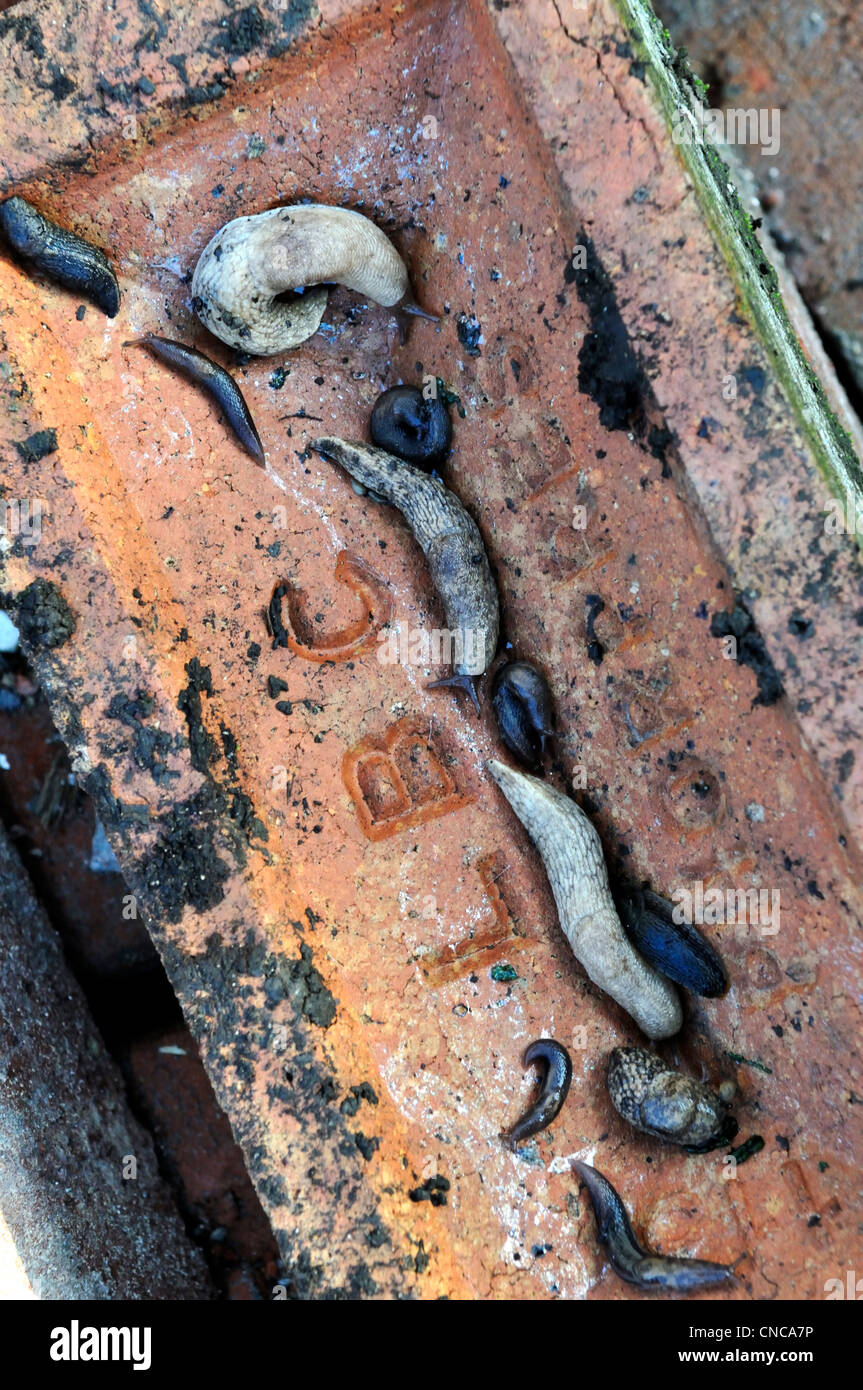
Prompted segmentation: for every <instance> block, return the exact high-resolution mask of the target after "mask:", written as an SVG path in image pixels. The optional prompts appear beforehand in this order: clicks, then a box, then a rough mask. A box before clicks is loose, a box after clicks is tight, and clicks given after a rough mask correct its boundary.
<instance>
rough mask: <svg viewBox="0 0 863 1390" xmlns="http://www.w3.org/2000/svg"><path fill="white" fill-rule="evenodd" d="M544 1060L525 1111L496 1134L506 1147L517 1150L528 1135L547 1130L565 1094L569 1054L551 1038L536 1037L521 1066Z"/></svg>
mask: <svg viewBox="0 0 863 1390" xmlns="http://www.w3.org/2000/svg"><path fill="white" fill-rule="evenodd" d="M532 1062H545V1064H546V1071H545V1076H544V1077H543V1081H542V1087H541V1089H540V1093H539V1095H538V1096H537V1098H536V1100H535V1101H534V1103H533V1105H532V1106H531V1107H530V1109H529V1110H528V1111H526V1112H525V1114H524V1115H522V1117H521V1119H520V1120H518V1121H517V1123H516V1124H514V1125H513V1127H512V1129H508V1130H506V1132H505V1133H504V1134H502V1135H501V1136H500V1137H501V1139H502V1140H503V1141H504V1143H505V1144H506V1145H507V1147H508V1148H510V1149H517V1148H518V1146H519V1144H523V1143H524V1141H525V1140H526V1139H529V1138H530V1137H531V1135H533V1134H538V1133H539V1131H540V1130H541V1129H547V1128H548V1126H549V1125H550V1124H551V1122H552V1120H553V1119H554V1118H555V1116H556V1115H557V1114H558V1113H559V1111H560V1109H561V1106H562V1105H563V1102H564V1101H565V1100H566V1097H567V1095H568V1094H569V1086H570V1082H571V1081H572V1062H571V1060H570V1056H569V1053H568V1052H567V1050H566V1048H565V1047H563V1046H562V1044H561V1043H559V1042H555V1041H554V1039H553V1038H540V1039H539V1041H538V1042H534V1043H531V1044H530V1047H529V1048H528V1049H527V1051H526V1052H525V1054H524V1065H525V1066H526V1067H529V1066H530V1064H531V1063H532Z"/></svg>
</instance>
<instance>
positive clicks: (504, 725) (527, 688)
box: [492, 661, 554, 770]
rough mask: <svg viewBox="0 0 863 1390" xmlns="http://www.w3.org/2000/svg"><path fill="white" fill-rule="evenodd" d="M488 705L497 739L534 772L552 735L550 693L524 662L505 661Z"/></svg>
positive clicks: (534, 670)
mask: <svg viewBox="0 0 863 1390" xmlns="http://www.w3.org/2000/svg"><path fill="white" fill-rule="evenodd" d="M492 704H493V705H494V711H495V714H496V715H497V722H498V727H499V729H500V736H501V738H502V739H503V741H504V743H505V744H506V746H507V748H509V750H510V751H511V752H512V753H515V755H516V757H517V758H520V759H521V760H522V762H524V763H526V764H527V766H528V767H530V768H532V769H533V770H537V769H538V768H539V766H540V759H541V757H542V754H543V753H544V752H545V741H546V739H547V738H551V737H553V735H554V712H553V708H552V700H551V691H550V690H549V688H548V684H547V682H546V680H545V677H544V676H543V675H542V673H541V672H540V671H538V670H537V669H536V667H535V666H531V665H530V663H529V662H527V661H509V662H507V663H506V664H505V665H504V666H501V667H500V669H499V670H498V671H497V673H496V674H495V678H494V683H493V685H492Z"/></svg>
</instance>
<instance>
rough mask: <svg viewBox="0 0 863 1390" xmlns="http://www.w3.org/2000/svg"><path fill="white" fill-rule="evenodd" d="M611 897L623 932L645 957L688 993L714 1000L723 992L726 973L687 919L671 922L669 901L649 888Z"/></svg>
mask: <svg viewBox="0 0 863 1390" xmlns="http://www.w3.org/2000/svg"><path fill="white" fill-rule="evenodd" d="M615 900H616V902H617V907H618V911H619V912H620V920H621V921H622V922H623V926H624V929H625V931H626V934H627V936H628V937H629V939H630V940H631V942H632V944H633V946H635V948H636V950H637V951H638V952H639V954H640V955H642V956H644V959H645V960H647V961H650V964H651V965H654V966H655V967H656V969H657V970H661V971H662V973H663V975H667V976H668V978H669V980H674V982H675V984H678V985H682V986H683V988H684V989H688V990H690V991H691V993H692V994H701V995H703V996H704V997H705V998H706V999H716V998H718V997H719V995H721V994H724V993H725V991H726V990H727V988H728V976H727V975H726V973H725V966H724V965H723V964H722V961H721V959H720V957H719V956H718V955H717V953H716V951H714V949H713V947H712V946H711V945H710V942H709V941H707V940H706V938H705V937H703V936H702V935H701V932H700V931H699V930H698V928H697V927H694V926H693V925H692V923H691V922H675V920H674V918H673V916H672V914H673V912H674V910H675V908H674V904H673V903H670V902H669V901H668V899H667V898H661V897H660V896H659V894H658V893H652V892H651V891H650V889H649V888H644V889H641V888H625V889H621V890H620V891H619V892H618V893H616V894H615Z"/></svg>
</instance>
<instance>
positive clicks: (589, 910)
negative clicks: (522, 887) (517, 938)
mask: <svg viewBox="0 0 863 1390" xmlns="http://www.w3.org/2000/svg"><path fill="white" fill-rule="evenodd" d="M487 766H488V770H489V772H490V773H491V775H492V777H493V778H494V780H495V781H496V782H497V784H498V786H499V787H500V789H501V791H502V792H503V794H504V796H505V797H506V799H507V801H508V802H509V804H510V806H511V807H512V809H513V810H514V811H515V814H516V815H517V816H518V818H519V820H520V821H521V823H522V825H523V826H524V828H525V830H526V831H527V833H528V835H529V836H530V838H531V839H532V840H533V843H534V844H535V845H536V847H537V849H538V850H539V853H540V857H541V858H542V862H543V863H544V865H545V868H546V872H547V874H548V881H549V883H550V884H551V891H552V893H553V894H554V901H555V902H556V904H557V911H558V916H559V917H560V925H561V926H562V928H563V930H564V933H565V935H566V938H567V940H568V941H569V944H570V946H571V947H572V949H573V951H574V952H575V955H576V957H577V958H578V960H580V961H581V964H582V965H583V966H584V968H585V970H586V971H587V973H588V975H589V976H590V978H591V979H592V980H593V983H594V984H595V985H598V986H599V988H600V989H602V990H605V992H606V994H610V995H611V997H612V999H614V1000H615V1001H616V1003H618V1004H619V1005H620V1007H621V1008H622V1009H626V1012H627V1013H628V1014H631V1015H632V1017H633V1018H634V1019H635V1021H636V1023H637V1024H638V1026H639V1028H641V1029H642V1031H643V1032H645V1033H646V1034H647V1036H648V1037H649V1038H670V1037H671V1036H672V1035H673V1034H674V1033H676V1032H678V1031H679V1029H680V1025H681V1023H682V1022H683V1014H682V1011H681V1008H680V1000H679V999H678V997H677V992H676V990H675V988H674V986H673V985H672V984H671V983H670V982H669V981H668V980H665V979H663V978H662V976H661V975H659V974H657V972H656V971H655V970H653V969H652V967H651V966H649V965H648V964H647V963H646V961H643V960H642V959H641V956H639V955H638V954H637V952H636V951H635V950H633V948H632V946H631V945H630V944H629V941H628V940H627V938H626V935H625V933H624V930H623V927H622V926H621V925H620V918H619V917H618V915H617V912H616V911H615V908H614V902H613V900H612V897H611V890H610V888H609V886H608V872H607V870H606V867H605V858H604V856H603V853H602V845H601V844H600V840H599V836H598V835H597V833H596V831H595V830H594V828H593V826H592V825H591V823H590V821H589V820H588V818H587V816H586V815H585V814H584V812H583V811H582V809H581V807H580V806H577V805H576V803H575V802H574V801H570V799H569V797H567V796H564V795H563V793H562V792H559V791H556V790H555V789H554V788H553V787H550V786H547V785H546V783H545V782H541V781H540V780H539V778H538V777H530V776H529V775H528V774H527V773H526V772H515V771H514V770H513V769H512V768H511V767H506V766H505V764H504V763H500V762H497V761H492V762H489V763H488V764H487Z"/></svg>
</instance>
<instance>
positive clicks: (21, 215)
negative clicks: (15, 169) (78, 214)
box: [0, 197, 120, 319]
mask: <svg viewBox="0 0 863 1390" xmlns="http://www.w3.org/2000/svg"><path fill="white" fill-rule="evenodd" d="M0 227H2V229H3V232H4V233H5V236H6V239H7V241H8V242H9V245H10V246H11V247H12V249H13V251H17V253H18V255H19V256H23V258H24V260H26V261H29V262H30V264H31V265H33V266H35V267H36V269H37V270H41V271H43V272H44V274H45V275H47V276H48V277H49V279H51V280H56V281H57V283H58V284H60V285H65V286H66V288H67V289H70V290H76V291H77V292H78V293H80V294H86V295H87V297H88V298H89V299H92V301H93V303H94V304H98V306H99V308H100V309H101V310H102V311H103V313H105V314H107V315H108V318H109V319H112V318H114V316H115V315H116V314H117V312H118V311H119V308H120V286H119V285H118V284H117V277H116V275H115V274H114V270H113V267H112V265H111V263H110V261H109V260H108V257H107V256H106V255H105V253H104V251H101V250H100V249H99V247H98V246H91V245H90V243H89V241H85V240H84V238H83V237H79V236H76V235H75V233H74V232H67V231H65V230H64V228H63V227H58V226H57V224H56V222H52V221H51V220H50V219H49V218H47V217H44V216H43V215H42V213H41V212H39V211H38V210H37V209H36V208H34V207H33V204H32V203H28V202H27V199H26V198H18V197H16V198H7V199H6V201H5V203H0Z"/></svg>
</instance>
